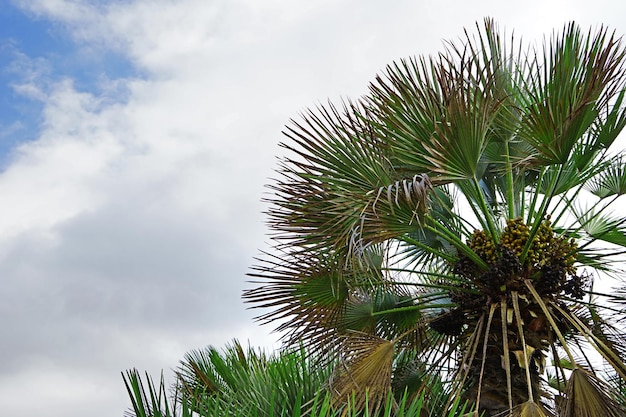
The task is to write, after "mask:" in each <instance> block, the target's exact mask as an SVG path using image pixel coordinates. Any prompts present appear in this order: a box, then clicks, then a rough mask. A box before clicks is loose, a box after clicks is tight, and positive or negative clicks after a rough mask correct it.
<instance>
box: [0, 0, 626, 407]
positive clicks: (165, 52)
mask: <svg viewBox="0 0 626 417" xmlns="http://www.w3.org/2000/svg"><path fill="white" fill-rule="evenodd" d="M17 4H20V5H21V7H22V8H23V9H24V10H26V11H27V12H28V13H31V14H32V15H33V16H36V17H37V18H39V19H48V20H49V21H51V22H55V24H56V25H57V27H59V25H60V26H62V27H64V28H65V29H66V30H67V35H68V36H71V37H72V38H73V39H74V40H75V41H76V42H77V43H78V48H80V50H81V53H82V54H83V55H81V56H85V57H87V58H88V53H86V52H85V51H88V52H89V53H93V54H97V53H98V51H99V50H102V49H105V50H111V51H114V52H116V53H119V54H121V55H123V56H124V57H126V58H127V59H128V60H129V61H130V62H131V63H132V64H133V65H135V67H136V68H137V69H138V71H139V74H141V76H136V77H129V78H121V79H110V78H107V77H103V79H102V80H101V85H100V86H99V88H98V91H95V92H94V91H92V92H90V91H81V90H79V89H78V88H77V87H76V86H75V83H73V81H72V79H71V77H66V78H65V79H51V77H50V71H48V70H46V71H44V72H42V75H41V76H38V75H37V74H38V73H37V72H36V71H33V72H31V73H29V75H28V77H25V78H22V79H21V80H20V82H21V84H20V86H21V87H20V88H21V89H22V90H23V92H24V94H30V95H31V96H32V97H36V98H37V99H38V100H41V102H42V103H43V105H44V109H43V112H42V114H41V117H42V119H43V121H44V123H43V127H42V132H41V135H40V137H39V138H38V139H37V140H36V141H33V142H29V143H26V144H23V145H21V146H20V147H19V148H18V149H16V150H15V152H14V154H13V155H12V156H11V159H10V161H9V163H8V164H7V166H6V168H5V170H4V171H3V172H2V173H0V195H1V196H2V198H3V204H2V205H1V206H0V276H1V277H2V283H3V285H2V286H0V329H1V330H2V332H3V336H2V340H1V342H2V343H0V404H3V406H4V408H3V411H4V412H5V414H7V415H11V416H14V417H20V416H31V415H36V414H41V415H47V416H52V417H54V416H63V417H68V416H69V417H73V416H79V415H80V416H82V415H85V414H87V413H89V414H90V415H94V416H96V417H99V416H109V415H121V414H122V412H123V410H124V409H125V408H126V407H127V406H128V400H127V399H126V394H125V391H124V387H123V385H122V383H121V379H120V377H119V372H120V371H121V370H123V369H126V368H130V367H133V366H136V367H138V368H140V369H146V370H148V371H150V372H152V373H153V374H154V375H158V372H159V370H160V369H162V368H165V369H166V370H167V369H168V368H170V367H174V366H175V365H176V361H177V360H178V359H180V358H181V357H182V354H183V353H184V352H185V351H187V350H189V349H192V348H197V347H201V346H204V345H206V344H214V345H217V346H221V345H222V344H223V343H224V342H226V341H228V340H229V339H231V338H232V337H239V338H241V339H243V340H244V341H245V340H246V339H250V341H251V343H252V344H254V345H266V346H271V345H272V343H273V342H274V340H275V337H274V336H270V335H268V333H269V331H270V330H271V328H269V327H264V328H259V327H257V326H256V325H255V324H254V323H253V322H252V316H253V315H254V314H253V312H250V311H247V310H246V306H245V305H244V304H243V303H242V301H241V300H240V294H241V290H242V289H243V288H244V287H246V286H247V284H246V282H245V280H246V277H245V273H246V272H247V271H248V268H249V266H250V265H251V264H252V263H253V262H254V261H253V257H254V256H255V255H256V254H257V253H258V250H259V249H263V248H265V243H264V242H265V241H266V240H267V238H266V236H265V228H264V225H263V219H264V217H263V215H262V210H263V209H264V208H265V207H264V205H263V204H261V203H260V199H261V198H262V193H263V192H264V189H263V184H264V183H266V182H268V178H270V177H272V176H273V174H272V169H273V168H274V167H275V163H276V161H275V155H277V154H279V153H280V152H281V150H280V149H279V148H278V146H277V143H278V141H279V140H282V138H281V135H280V131H281V130H282V126H283V125H284V124H285V123H287V122H288V120H289V118H292V117H297V114H298V112H299V111H301V110H303V109H304V108H305V107H311V106H315V105H316V104H317V103H318V102H325V101H326V99H327V98H328V97H330V98H331V99H332V100H333V101H337V100H338V98H339V97H342V96H343V97H353V98H354V97H358V96H359V95H361V94H363V93H365V92H366V91H367V82H368V81H370V80H371V79H372V78H373V76H374V74H375V73H377V72H380V70H381V69H382V68H383V67H384V66H385V65H386V64H388V63H389V62H390V61H391V60H393V59H396V58H400V57H405V56H409V55H413V54H421V53H435V52H437V51H438V50H440V49H441V46H442V39H450V38H455V37H457V36H460V35H461V34H462V28H463V27H471V26H472V25H473V23H474V21H476V20H482V18H483V17H484V16H486V15H492V16H494V17H496V18H497V19H498V20H499V21H500V23H501V24H502V25H504V26H506V27H507V28H509V29H515V31H516V33H521V34H524V36H525V37H527V38H530V39H533V38H536V37H538V36H539V35H540V34H543V33H546V32H550V31H551V30H552V29H553V28H555V27H556V28H558V27H561V26H562V25H563V23H564V22H566V21H567V20H570V19H573V18H578V19H581V21H580V23H581V24H582V25H593V24H596V23H598V22H601V21H603V20H604V19H606V20H605V21H606V22H607V23H609V24H613V25H615V28H616V29H617V30H618V32H619V33H626V26H625V25H624V23H623V22H621V21H617V19H618V17H620V16H623V10H624V6H623V5H622V3H621V2H619V1H614V2H609V1H604V2H602V1H601V2H600V3H598V2H596V3H594V4H593V5H588V4H587V3H583V2H578V3H576V2H574V3H571V2H570V3H568V7H565V6H564V3H563V2H559V1H555V2H547V3H546V2H543V1H541V2H540V1H530V2H526V3H523V4H518V5H509V4H506V3H505V2H495V1H482V2H478V3H476V2H465V3H461V4H460V5H455V6H454V7H452V6H451V5H449V4H448V3H445V2H439V3H432V2H413V1H401V2H394V3H393V4H391V3H390V4H385V5H384V6H383V5H382V3H380V2H374V1H371V2H363V1H357V0H345V1H341V2H336V1H330V0H326V1H321V2H296V1H281V0H269V1H264V2H257V1H248V0H240V1H226V0H221V1H220V0H217V1H211V2H208V1H205V0H186V1H181V2H171V1H165V0H164V1H158V2H155V1H147V0H146V1H134V2H126V1H111V2H96V3H94V2H90V1H86V0H84V1H83V0H77V1H69V0H68V1H63V0H35V1H23V2H17ZM94 4H96V5H94ZM553 9H554V10H558V11H559V13H558V14H554V13H552V12H551V11H553ZM20 59H22V61H20V62H21V63H22V64H23V63H24V62H31V63H35V62H36V63H37V68H49V67H50V66H54V63H53V62H41V60H40V59H38V58H37V57H22V58H20ZM16 65H17V64H16Z"/></svg>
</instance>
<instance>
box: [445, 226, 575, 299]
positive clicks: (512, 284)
mask: <svg viewBox="0 0 626 417" xmlns="http://www.w3.org/2000/svg"><path fill="white" fill-rule="evenodd" d="M530 235H531V229H530V227H529V226H528V225H526V224H525V223H524V221H523V219H522V218H521V217H518V218H516V219H509V220H507V223H506V226H505V227H504V229H503V231H502V234H501V235H500V237H499V242H498V243H497V244H496V243H495V242H494V240H493V239H492V238H491V236H489V235H488V234H487V233H485V232H484V231H483V230H476V231H474V233H473V234H472V236H471V237H470V238H469V240H468V242H467V244H468V246H469V247H470V249H472V250H473V251H474V252H475V253H476V254H477V255H478V256H479V257H480V258H481V259H482V260H484V261H485V263H486V264H487V265H488V266H489V268H488V269H487V270H484V269H482V270H481V269H480V268H479V267H478V266H477V265H476V264H475V263H474V262H473V261H472V260H471V259H469V258H468V257H467V256H461V257H460V259H459V260H458V261H457V262H456V263H455V265H454V267H453V272H454V273H455V274H456V275H457V276H459V277H463V278H465V279H466V280H468V281H469V282H471V283H473V285H474V286H476V287H477V289H478V290H479V291H480V292H482V293H485V292H486V293H487V295H491V296H496V295H498V294H501V293H503V292H506V291H508V290H511V289H515V290H519V289H521V288H524V285H523V280H524V279H527V278H528V279H531V280H533V281H534V283H535V286H536V287H537V290H538V291H539V292H540V293H543V294H544V295H552V296H554V295H557V294H559V293H561V292H566V293H568V294H569V295H572V296H574V297H576V298H578V297H579V296H580V294H581V292H582V288H583V287H584V283H583V282H582V280H581V279H580V278H579V277H577V276H576V267H575V266H574V264H575V261H576V256H577V246H576V242H575V240H574V239H568V238H567V237H564V236H560V235H558V234H556V233H555V232H554V230H553V229H552V224H551V222H550V218H549V217H548V218H546V219H545V220H544V221H543V222H541V224H540V225H539V226H538V229H537V231H536V233H535V234H534V237H533V239H532V241H531V242H530V243H529V239H530ZM524 253H525V255H524ZM579 281H580V282H579ZM566 290H567V291H566Z"/></svg>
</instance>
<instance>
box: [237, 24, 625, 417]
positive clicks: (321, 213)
mask: <svg viewBox="0 0 626 417" xmlns="http://www.w3.org/2000/svg"><path fill="white" fill-rule="evenodd" d="M478 29H479V30H478V31H477V33H476V34H475V35H471V34H469V33H467V32H466V36H465V38H464V39H463V41H462V42H459V43H457V44H454V43H451V44H449V46H448V47H447V48H446V50H445V51H444V52H443V53H442V54H440V55H438V56H437V57H431V58H415V59H409V60H402V61H399V62H397V63H394V64H392V65H390V66H389V67H387V69H386V71H385V74H384V76H381V77H377V78H376V80H375V81H374V82H373V83H372V84H371V86H370V91H369V94H368V95H367V96H365V97H363V98H362V99H360V100H358V101H357V102H346V103H344V104H343V106H342V108H340V109H338V108H337V107H335V106H333V105H328V106H325V107H319V108H318V109H316V110H314V111H309V112H307V113H306V114H304V115H303V116H302V118H301V119H300V121H294V122H293V123H292V124H291V125H290V126H289V127H287V130H286V132H285V134H286V135H287V137H288V138H289V140H288V141H287V142H285V143H284V144H283V146H284V147H285V148H286V149H287V150H288V151H289V152H290V156H288V157H285V158H284V159H283V160H282V162H281V165H280V168H279V172H280V174H281V175H280V177H279V179H278V180H277V181H276V182H275V183H274V184H273V185H272V186H271V188H272V190H273V191H274V194H273V197H272V198H271V199H270V201H271V208H270V210H269V223H270V227H271V229H272V230H273V232H274V235H273V238H274V239H275V242H276V244H275V246H274V248H273V250H272V251H271V252H270V253H271V254H268V255H267V256H265V257H264V259H262V260H261V261H259V264H258V265H257V266H256V267H255V270H254V272H253V273H252V274H251V275H252V276H254V277H255V278H256V282H257V286H256V287H255V288H253V289H251V290H248V291H246V292H245V293H244V297H245V298H246V299H247V301H249V302H252V303H254V304H255V307H266V308H270V309H271V310H270V311H269V312H267V313H265V314H264V315H262V316H261V317H260V319H261V320H262V321H268V322H272V321H275V320H276V321H278V322H280V325H279V326H278V329H279V330H280V331H284V332H285V338H286V341H287V342H288V343H292V344H300V343H304V344H305V345H307V346H308V347H309V348H311V349H314V350H317V351H319V352H326V353H330V354H332V355H334V357H338V358H339V360H340V364H341V365H339V366H337V368H336V369H335V372H334V375H333V377H332V378H331V380H330V381H329V384H328V385H329V389H330V391H331V392H332V393H333V395H334V398H335V400H334V401H335V403H336V404H338V405H339V404H341V403H342V402H344V401H347V400H348V399H350V400H351V401H354V402H356V404H357V405H358V406H359V407H368V408H370V409H375V408H377V407H378V406H379V405H380V403H381V402H382V401H383V400H384V398H385V397H386V395H387V393H388V392H389V390H390V389H391V388H394V389H396V390H399V391H403V390H407V389H408V390H409V391H410V392H412V393H414V394H415V395H426V396H427V395H428V389H429V386H432V383H433V381H440V382H441V381H443V384H444V385H445V386H446V387H447V389H448V392H449V393H450V394H451V398H457V399H459V398H460V399H464V400H465V399H466V400H468V401H469V402H470V404H474V405H475V406H476V407H475V408H476V412H477V413H478V412H481V413H484V414H483V415H485V416H495V415H532V416H535V415H538V416H539V415H559V416H578V415H603V416H618V415H623V414H622V413H623V411H622V408H621V405H620V404H621V403H620V399H619V396H618V395H617V393H616V391H615V390H614V389H613V386H612V385H611V376H612V375H615V378H617V379H618V380H623V379H624V378H626V366H625V365H624V361H623V358H624V354H625V353H626V346H625V342H624V341H623V340H622V339H621V338H620V337H619V330H618V328H617V327H615V326H614V325H613V324H612V321H611V320H613V321H615V319H617V320H619V319H620V318H621V317H622V316H621V315H620V311H619V308H620V305H619V302H620V301H621V300H620V297H619V296H614V297H613V298H611V297H609V296H607V295H603V294H601V293H600V292H599V291H596V290H595V287H594V279H596V278H598V277H599V276H600V274H604V272H612V271H613V272H615V271H617V269H616V264H615V262H616V261H617V260H619V257H618V256H617V255H619V254H621V253H622V249H621V248H623V247H624V246H626V233H625V229H624V222H625V221H626V217H624V216H622V215H621V213H614V212H612V211H611V206H612V205H614V204H615V202H616V200H617V199H618V198H619V196H621V195H622V194H624V193H626V172H625V171H626V161H624V160H623V157H622V155H621V153H619V152H616V151H614V150H613V148H615V146H612V145H614V142H615V141H616V138H617V137H618V134H619V133H620V131H621V130H622V128H623V127H624V125H625V124H626V115H625V113H624V106H623V98H624V91H625V90H624V87H625V84H624V81H625V79H624V73H623V64H624V56H625V55H624V53H625V52H624V49H623V47H622V45H621V43H620V41H619V39H617V38H616V37H615V36H614V35H612V34H611V33H609V32H608V31H607V30H606V29H604V28H601V29H599V30H598V31H597V32H595V33H594V32H591V31H590V32H589V33H586V34H585V33H582V32H581V30H580V29H579V28H578V27H577V26H576V25H575V24H570V25H567V26H566V27H565V28H564V30H563V31H562V33H559V34H554V35H553V36H552V37H551V38H550V39H548V40H546V41H545V43H544V45H543V47H542V48H541V49H539V50H535V49H531V48H528V49H525V48H523V47H522V44H521V43H517V42H516V41H515V40H514V39H513V37H511V38H505V37H504V35H502V34H501V33H500V32H499V30H498V28H497V27H496V25H495V24H494V23H493V22H492V21H491V20H489V19H487V20H486V21H485V25H484V26H481V27H479V28H478ZM607 297H609V298H607ZM611 301H613V302H615V303H614V304H611V303H610V302H611ZM591 351H595V352H597V354H595V356H594V357H597V358H598V360H595V359H594V357H592V356H593V355H591V354H590V353H589V352H591ZM607 369H609V370H610V371H607ZM502 413H504V414H502ZM585 413H587V414H585Z"/></svg>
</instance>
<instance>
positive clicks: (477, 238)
mask: <svg viewBox="0 0 626 417" xmlns="http://www.w3.org/2000/svg"><path fill="white" fill-rule="evenodd" d="M467 245H468V246H469V247H470V248H471V249H472V250H473V251H474V252H476V254H477V255H478V256H480V257H481V259H482V260H484V261H485V262H487V263H488V264H490V265H493V264H494V263H496V261H497V260H498V252H497V250H496V245H495V243H494V242H493V239H492V238H491V237H490V236H487V234H486V233H485V232H484V231H483V230H474V233H472V236H471V237H470V239H469V241H468V242H467Z"/></svg>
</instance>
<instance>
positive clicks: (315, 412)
mask: <svg viewBox="0 0 626 417" xmlns="http://www.w3.org/2000/svg"><path fill="white" fill-rule="evenodd" d="M320 359H321V358H316V357H315V355H314V354H309V352H307V351H306V350H305V349H303V348H300V349H298V350H293V351H290V352H280V351H279V352H275V353H273V354H270V355H267V354H265V353H263V352H262V351H259V350H255V349H251V348H248V349H243V348H242V346H241V344H240V343H239V342H237V341H234V342H233V343H232V344H230V345H228V346H227V347H226V348H225V349H223V350H217V349H216V348H214V347H211V346H209V347H207V348H205V349H198V350H193V351H191V352H189V353H187V354H186V355H185V358H184V359H183V360H182V361H181V362H180V366H179V368H178V370H177V371H176V374H177V379H176V382H175V384H174V385H173V386H172V387H171V388H169V389H168V386H167V384H166V383H165V380H164V378H163V376H161V380H160V381H159V382H158V383H155V382H154V381H153V380H152V378H151V377H150V376H149V375H145V377H144V376H142V375H140V374H139V372H138V371H137V370H129V371H127V372H126V373H125V374H123V378H124V383H125V385H126V389H127V391H128V394H129V397H130V400H131V404H132V410H131V411H129V412H127V413H126V416H128V417H194V416H195V417H300V416H304V415H306V416H309V417H339V416H348V417H357V416H359V415H360V411H361V410H360V409H359V408H357V407H355V406H354V404H353V403H352V404H351V403H347V404H345V406H344V407H341V408H336V407H331V401H330V399H331V397H330V396H329V395H328V394H327V393H326V392H325V391H324V390H323V389H322V388H323V386H324V384H326V382H327V381H328V378H329V376H330V374H331V372H332V369H333V366H332V365H333V363H332V362H328V361H326V362H322V361H320ZM322 363H323V364H324V365H323V366H322ZM314 364H315V365H316V366H314ZM439 394H441V395H443V394H445V393H444V392H443V391H441V390H440V391H439ZM442 398H444V397H443V396H442ZM431 402H432V401H431ZM439 402H440V403H441V401H439ZM425 404H426V402H425V398H424V396H418V397H415V396H409V395H408V393H406V392H405V393H403V394H401V395H400V396H399V397H398V399H397V400H396V398H395V397H392V394H391V393H390V394H389V395H388V396H387V398H386V400H385V404H384V406H383V407H382V409H381V413H382V414H381V415H386V416H390V415H391V414H392V413H393V415H395V416H397V417H414V416H419V415H420V413H421V412H422V410H424V409H425ZM464 410H465V408H464V407H463V406H462V405H461V404H460V402H459V401H457V402H456V403H455V404H454V405H453V406H452V407H451V408H450V410H449V413H448V416H449V417H456V416H458V415H461V414H463V413H464Z"/></svg>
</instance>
